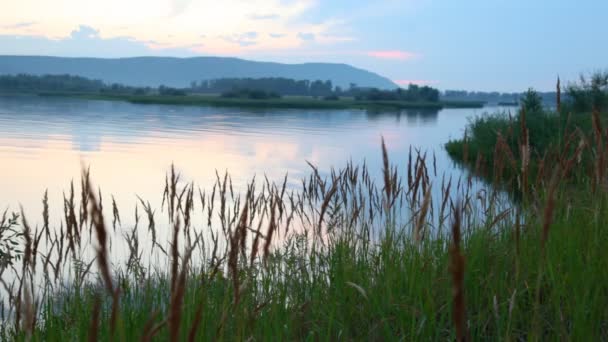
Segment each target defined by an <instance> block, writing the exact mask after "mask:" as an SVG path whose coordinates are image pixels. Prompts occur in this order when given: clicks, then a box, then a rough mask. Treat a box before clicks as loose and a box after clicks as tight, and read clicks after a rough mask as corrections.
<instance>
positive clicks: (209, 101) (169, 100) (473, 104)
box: [1, 92, 484, 110]
mask: <svg viewBox="0 0 608 342" xmlns="http://www.w3.org/2000/svg"><path fill="white" fill-rule="evenodd" d="M1 95H4V94H1ZM10 95H17V94H10ZM31 95H37V96H42V97H71V98H82V99H89V100H106V101H124V102H129V103H135V104H166V105H181V106H216V107H256V108H290V109H393V110H401V109H422V110H424V109H428V110H441V109H444V108H483V106H484V103H483V102H477V101H470V102H465V101H462V102H461V101H440V102H437V103H433V102H405V101H356V100H352V99H340V100H322V99H313V98H305V97H285V98H280V99H263V100H254V99H243V98H238V99H233V98H223V97H220V96H212V95H187V96H160V95H120V94H92V93H63V92H62V93H50V92H43V93H31Z"/></svg>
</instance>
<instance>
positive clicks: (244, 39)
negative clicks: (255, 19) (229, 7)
mask: <svg viewBox="0 0 608 342" xmlns="http://www.w3.org/2000/svg"><path fill="white" fill-rule="evenodd" d="M257 37H258V33H257V32H254V31H251V32H245V33H240V34H233V35H230V36H224V37H222V38H223V39H224V40H225V41H227V42H230V43H234V44H238V45H240V46H242V47H247V46H252V45H255V44H257V41H256V38H257Z"/></svg>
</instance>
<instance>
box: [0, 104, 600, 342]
mask: <svg viewBox="0 0 608 342" xmlns="http://www.w3.org/2000/svg"><path fill="white" fill-rule="evenodd" d="M596 116H598V117H599V116H600V114H599V113H597V114H596ZM528 117H530V115H528ZM505 120H508V121H506V122H509V123H510V126H507V127H506V130H505V131H504V132H505V133H504V134H503V135H495V136H494V137H492V136H491V135H487V141H484V142H485V143H492V142H494V144H493V145H492V146H491V148H490V147H487V149H486V146H485V145H484V144H482V143H481V141H480V140H479V139H482V138H481V137H484V136H485V135H483V134H485V133H486V131H485V130H487V129H493V128H492V127H502V125H503V122H505ZM539 120H540V122H544V121H543V120H549V119H548V118H542V119H539ZM594 120H595V121H596V123H595V124H594V129H593V131H590V130H589V131H585V130H583V129H577V130H568V131H565V130H564V131H560V132H563V136H564V137H565V138H564V140H563V143H561V144H553V143H547V144H545V142H541V141H542V139H541V138H538V137H542V134H540V135H539V133H537V131H536V130H537V127H536V126H532V125H531V124H530V121H528V120H527V119H524V120H522V122H521V123H520V122H517V121H516V120H514V119H512V118H507V117H503V118H501V119H500V120H498V121H497V119H493V118H488V119H484V121H482V123H481V124H479V126H478V127H473V129H472V130H471V135H470V136H469V137H468V138H467V139H466V141H465V143H464V144H465V145H468V148H469V150H470V152H471V153H472V154H471V155H472V156H474V155H477V156H478V157H477V158H476V159H473V158H470V159H469V160H471V161H470V162H469V163H471V165H472V167H473V168H475V170H476V172H478V173H483V170H484V169H485V170H494V171H492V173H493V175H496V174H498V173H499V172H500V174H501V178H500V181H501V182H507V183H509V184H512V185H513V186H514V187H516V189H518V191H520V192H521V193H522V197H523V198H525V200H524V201H514V202H508V203H506V204H505V203H501V200H500V199H501V196H499V190H497V187H489V188H488V189H481V190H477V189H475V188H474V187H473V186H472V184H473V183H472V176H470V177H468V178H467V179H460V180H453V179H443V181H442V184H441V185H439V184H433V181H432V179H433V178H431V177H430V176H429V175H431V174H435V175H436V174H437V170H436V168H435V166H434V164H435V163H434V162H433V161H431V160H430V158H427V155H426V153H423V152H420V151H413V152H412V151H411V152H410V154H409V156H407V160H408V165H407V172H406V174H407V179H405V178H403V179H402V176H401V172H400V171H399V170H398V169H397V168H396V167H395V166H394V165H392V163H391V161H390V156H389V152H388V151H387V148H386V146H385V145H384V143H383V142H382V144H381V150H380V151H379V152H381V153H382V156H383V165H382V177H381V180H380V184H378V183H376V180H375V179H374V178H373V177H372V176H370V171H369V170H368V169H367V167H366V166H365V165H362V166H355V165H352V164H348V165H347V166H346V167H345V168H344V169H342V170H331V172H330V173H329V174H328V175H327V176H322V175H321V174H320V172H319V171H318V170H317V169H316V167H314V166H312V172H311V175H310V176H309V177H306V178H304V179H303V180H302V182H301V186H300V187H289V186H287V178H285V180H284V181H283V182H282V183H279V184H275V183H272V182H270V181H269V180H268V179H263V180H260V179H258V180H255V179H254V180H252V181H251V183H250V184H248V186H247V187H246V194H245V195H244V196H243V197H241V196H240V195H239V193H238V192H235V191H234V188H233V184H232V180H231V178H230V176H229V175H228V174H227V173H226V174H224V175H223V176H221V175H220V174H217V180H216V182H215V184H214V185H213V187H212V188H211V189H205V190H203V189H197V188H195V186H194V184H192V183H187V182H184V180H183V179H182V178H181V177H180V175H179V173H178V172H177V170H176V169H175V168H174V167H172V168H171V170H170V171H169V173H168V175H167V177H166V179H165V184H164V191H163V204H162V207H161V210H160V213H159V212H157V211H156V210H154V209H153V208H151V206H150V204H149V203H148V202H147V201H145V200H144V199H141V198H138V201H137V205H136V209H135V215H134V216H135V224H134V225H133V226H130V227H123V226H122V224H121V217H122V218H123V219H124V217H125V213H120V212H119V209H118V206H117V204H116V202H115V201H114V199H113V198H112V205H111V206H110V207H108V208H107V209H106V211H108V212H111V217H112V224H111V225H110V224H109V223H108V224H106V222H110V221H107V220H106V219H105V217H104V206H103V200H102V196H101V190H99V188H97V190H96V191H95V190H94V189H95V188H94V187H93V185H92V183H93V182H92V180H93V177H92V176H91V175H90V173H89V171H88V169H86V170H85V171H83V175H82V179H81V182H80V184H81V189H80V190H81V194H80V196H79V197H80V201H78V200H77V199H76V198H75V197H76V196H75V195H74V194H75V189H74V186H73V184H72V185H71V186H70V190H69V192H68V193H67V194H65V195H64V198H65V199H64V203H63V204H64V210H63V220H62V223H61V225H60V226H59V227H50V224H49V222H50V220H49V215H50V214H49V210H48V203H47V202H48V200H47V198H48V196H47V194H46V193H45V194H44V196H43V203H44V204H45V205H44V210H43V215H42V216H43V220H42V221H43V227H42V229H40V230H39V229H38V228H37V227H35V228H34V229H33V230H32V228H31V227H30V226H29V225H28V223H27V222H28V221H27V220H26V218H25V213H24V212H21V213H20V214H15V215H13V216H12V218H11V217H10V216H9V215H8V214H5V215H4V216H3V218H2V221H0V227H1V228H0V233H1V234H2V235H0V236H1V244H0V247H1V252H2V253H3V254H1V256H2V261H3V263H2V264H1V265H2V268H0V271H1V272H2V281H1V284H2V288H3V292H1V295H2V303H3V305H2V315H1V319H2V324H1V325H0V338H1V339H3V340H19V341H20V340H44V341H54V340H85V339H88V340H90V341H95V340H120V341H132V340H141V341H151V340H159V341H160V340H190V341H194V340H271V339H272V340H454V339H456V340H459V341H460V340H470V339H472V340H478V339H488V340H503V339H504V340H528V339H529V340H541V339H542V340H545V339H548V340H555V339H560V338H563V339H572V340H602V339H606V338H608V309H607V307H606V306H605V305H603V304H602V303H606V302H607V301H608V292H606V285H605V284H608V273H607V272H605V270H606V269H608V258H606V257H605V256H606V255H605V246H606V245H607V243H608V233H607V232H606V229H605V227H606V226H607V224H608V208H607V205H606V203H607V200H608V198H607V197H608V196H607V190H608V187H607V186H606V175H605V172H604V169H602V167H604V163H606V160H608V159H607V158H606V153H607V152H606V150H607V149H606V148H604V144H605V141H606V139H608V132H604V131H603V128H602V126H601V118H596V119H594ZM539 125H540V124H539ZM482 126H484V127H485V128H484V129H481V127H482ZM509 130H511V133H508V132H509ZM515 131H520V133H519V135H517V134H516V133H515ZM521 132H523V134H521ZM526 132H529V134H528V133H526ZM589 132H593V133H591V134H590V135H589V136H587V135H586V134H587V133H589ZM592 134H595V136H594V135H592ZM524 137H525V138H524ZM537 138H538V139H541V140H540V141H536V140H535V139H537ZM492 139H494V140H492ZM501 139H504V141H503V140H501ZM592 141H593V143H591V142H592ZM581 142H582V143H581ZM513 144H516V145H513ZM543 144H545V145H543ZM539 146H545V147H544V149H541V147H539ZM494 151H500V153H496V154H494V157H496V158H492V155H491V153H493V152H494ZM521 151H523V152H521ZM543 152H544V153H543ZM465 155H466V153H465ZM541 156H542V157H541ZM591 156H593V158H592V157H591ZM497 157H501V158H497ZM490 162H491V163H490ZM472 163H475V164H472ZM431 165H433V167H430V166H431ZM541 165H545V166H543V167H541ZM549 165H550V166H549ZM598 165H599V166H598ZM506 168H509V169H508V172H505V171H504V170H505V169H506ZM530 169H531V170H533V171H529V170H530ZM541 170H542V171H541ZM530 175H534V177H532V176H530ZM524 176H525V178H526V179H528V178H530V179H534V181H531V182H530V184H529V185H525V183H523V182H521V179H522V177H524ZM517 179H519V180H520V181H519V182H518V180H517ZM431 189H440V193H441V194H440V196H439V197H438V198H437V197H435V196H432V195H431V194H432V190H431ZM196 193H198V196H196V195H195V194H196ZM587 193H593V194H594V196H593V197H588V196H585V197H583V196H582V194H587ZM505 205H507V207H505ZM139 210H142V212H143V215H141V214H140V211H139ZM77 213H78V214H77ZM161 216H164V217H163V218H161ZM141 217H144V218H146V219H147V221H148V226H147V228H142V226H140V219H141ZM165 219H166V221H165ZM161 222H167V224H164V223H161ZM87 236H88V238H87ZM11 241H12V242H11ZM92 246H93V247H95V248H94V250H91V248H90V247H92ZM120 246H123V247H125V248H124V249H125V250H126V251H127V252H126V255H121V254H120V253H115V252H113V251H115V250H117V249H118V250H120ZM93 263H95V264H96V267H93V266H92V265H93Z"/></svg>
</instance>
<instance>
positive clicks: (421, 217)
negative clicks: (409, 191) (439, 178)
mask: <svg viewBox="0 0 608 342" xmlns="http://www.w3.org/2000/svg"><path fill="white" fill-rule="evenodd" d="M430 203H431V186H429V187H428V189H427V190H426V192H425V194H424V199H423V201H422V206H421V207H420V211H419V212H418V219H417V220H416V226H415V231H414V232H415V233H414V237H415V239H416V241H418V242H420V241H422V239H423V238H424V231H423V230H424V225H425V223H426V219H427V217H426V215H427V212H428V210H429V205H430Z"/></svg>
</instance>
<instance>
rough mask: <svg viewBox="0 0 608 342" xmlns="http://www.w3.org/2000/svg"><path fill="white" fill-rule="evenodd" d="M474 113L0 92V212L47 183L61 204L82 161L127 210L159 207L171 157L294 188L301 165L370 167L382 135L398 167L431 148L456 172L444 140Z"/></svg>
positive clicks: (201, 181) (35, 195) (201, 178)
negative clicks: (144, 203) (139, 205)
mask: <svg viewBox="0 0 608 342" xmlns="http://www.w3.org/2000/svg"><path fill="white" fill-rule="evenodd" d="M481 112H482V111H481V110H479V109H445V110H441V111H433V110H401V111H362V110H299V109H298V110H295V109H294V110H285V109H281V110H267V109H251V110H249V109H237V108H212V107H181V106H165V105H135V104H129V103H123V102H110V101H88V100H80V99H67V98H42V97H0V160H1V161H2V167H1V168H0V189H2V191H1V192H0V208H6V207H10V208H12V209H15V208H17V206H18V204H20V203H21V204H23V206H24V207H25V208H26V211H28V212H31V213H39V212H40V211H41V196H42V194H43V192H44V191H45V189H47V188H48V189H49V197H50V199H49V203H62V198H61V196H62V191H63V190H64V189H66V188H67V186H68V183H69V180H70V179H78V177H79V173H80V167H81V165H82V163H84V164H87V165H90V166H91V170H92V177H93V180H94V182H95V184H97V185H100V186H101V187H102V188H103V190H104V193H108V194H113V195H114V196H115V198H116V200H117V202H118V203H122V205H124V206H128V207H131V206H133V205H134V203H135V198H136V197H135V196H136V195H141V196H142V197H143V198H146V199H149V200H150V202H151V204H152V205H153V206H155V207H160V202H161V197H160V194H161V193H162V186H163V181H164V174H165V172H166V171H167V170H168V168H169V166H170V165H171V163H175V165H176V166H177V167H178V168H179V170H181V172H182V174H183V176H184V179H187V180H191V181H194V182H196V183H197V184H198V185H199V186H200V187H201V188H205V187H206V186H208V185H209V184H211V183H212V182H213V181H214V180H215V170H219V171H220V172H223V171H224V170H228V171H229V172H230V174H231V175H232V179H233V182H234V184H235V186H236V187H239V186H242V185H244V184H245V183H246V182H247V181H248V180H250V179H251V177H253V176H254V175H258V176H262V175H266V176H268V178H269V179H270V180H276V181H280V180H282V178H283V177H284V175H285V173H288V174H289V177H288V180H289V184H291V185H294V186H295V185H298V184H299V181H300V179H301V178H302V177H303V176H305V175H307V174H308V173H309V172H310V167H309V166H308V164H307V163H306V161H309V162H311V163H313V164H316V165H318V167H319V169H320V170H321V171H324V172H327V171H328V170H329V169H330V168H331V167H336V168H339V167H342V166H344V165H345V164H346V163H347V162H348V161H349V160H352V161H353V162H354V163H362V162H363V161H365V162H366V163H367V164H368V165H369V166H370V170H371V171H372V172H379V171H380V169H381V154H380V137H381V136H384V138H385V140H386V143H387V146H388V148H389V151H390V154H391V158H392V160H393V161H395V162H396V163H397V164H401V165H403V164H405V162H406V160H407V153H408V151H409V148H410V146H411V145H412V146H414V147H417V148H420V149H422V150H428V151H429V153H430V154H432V153H433V152H434V153H435V155H436V160H437V161H436V165H437V169H438V175H437V178H438V179H439V180H438V182H439V181H440V178H441V177H442V176H443V175H445V176H446V177H449V176H452V177H454V178H458V177H459V176H460V175H461V174H462V172H463V171H462V170H459V169H457V168H454V167H453V163H452V162H451V161H450V159H449V157H448V156H447V155H446V153H445V151H444V150H443V148H442V146H443V144H444V143H445V142H446V141H447V140H448V139H450V138H453V137H458V136H461V135H462V131H463V130H464V127H465V125H466V123H467V117H469V116H471V115H476V114H480V113H481ZM57 205H59V204H57ZM58 209H60V208H55V210H58ZM58 219H59V218H58V217H57V220H58ZM32 221H36V220H35V219H32Z"/></svg>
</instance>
